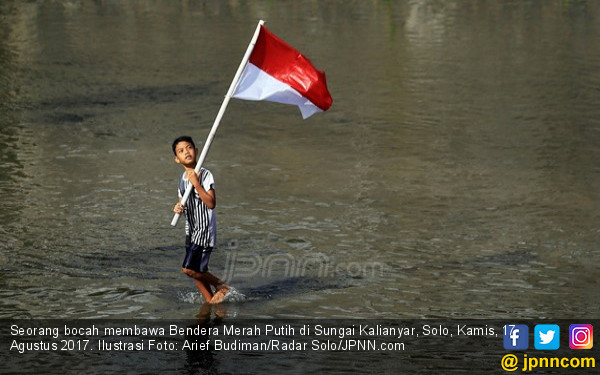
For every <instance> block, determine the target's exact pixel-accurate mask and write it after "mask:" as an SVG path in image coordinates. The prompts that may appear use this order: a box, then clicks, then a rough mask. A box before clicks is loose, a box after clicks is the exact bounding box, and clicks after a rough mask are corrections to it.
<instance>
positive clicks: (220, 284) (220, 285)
mask: <svg viewBox="0 0 600 375" xmlns="http://www.w3.org/2000/svg"><path fill="white" fill-rule="evenodd" d="M202 275H203V276H204V277H205V280H206V281H208V282H209V283H210V285H213V286H214V287H215V290H220V289H227V290H229V286H228V285H227V284H225V282H224V281H223V280H221V279H219V278H218V277H216V276H215V275H213V274H212V273H210V272H204V273H203V274H202Z"/></svg>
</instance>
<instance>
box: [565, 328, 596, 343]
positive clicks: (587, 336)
mask: <svg viewBox="0 0 600 375" xmlns="http://www.w3.org/2000/svg"><path fill="white" fill-rule="evenodd" d="M592 346H594V328H593V327H592V325H591V324H571V325H570V326H569V347H571V349H591V348H592Z"/></svg>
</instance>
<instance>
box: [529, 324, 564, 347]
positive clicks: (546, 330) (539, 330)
mask: <svg viewBox="0 0 600 375" xmlns="http://www.w3.org/2000/svg"><path fill="white" fill-rule="evenodd" d="M533 335H534V346H535V348H536V349H537V350H556V349H558V347H559V346H560V328H559V327H558V326H557V325H556V324H538V325H536V326H535V329H534V331H533Z"/></svg>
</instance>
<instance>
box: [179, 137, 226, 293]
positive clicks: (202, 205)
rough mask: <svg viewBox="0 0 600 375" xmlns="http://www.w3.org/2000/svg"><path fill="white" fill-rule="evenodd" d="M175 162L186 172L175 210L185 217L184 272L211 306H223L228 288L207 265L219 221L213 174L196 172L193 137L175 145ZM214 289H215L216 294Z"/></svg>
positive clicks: (195, 153)
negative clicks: (189, 190)
mask: <svg viewBox="0 0 600 375" xmlns="http://www.w3.org/2000/svg"><path fill="white" fill-rule="evenodd" d="M173 153H174V154H175V162H176V163H177V164H181V165H182V166H183V168H184V169H185V172H184V173H183V175H182V176H181V178H180V180H179V189H178V193H179V202H178V203H177V204H176V205H175V207H173V212H175V213H177V214H181V213H185V217H186V221H185V235H186V236H185V259H184V260H183V265H182V266H181V267H182V271H183V273H185V274H186V275H188V276H189V277H191V278H193V279H194V283H195V284H196V287H197V288H198V290H200V293H202V296H203V297H204V299H205V300H206V302H208V303H220V302H222V301H223V300H224V299H225V296H226V295H227V292H228V291H229V287H228V286H227V285H226V284H225V283H224V282H223V281H222V280H220V279H219V278H217V277H216V276H214V275H213V274H211V273H210V272H208V261H209V260H210V254H211V252H212V249H213V247H214V246H215V240H216V236H217V220H216V216H215V214H214V211H213V209H214V208H215V206H216V203H217V200H216V195H215V189H214V186H213V185H214V183H215V180H214V179H213V175H212V173H210V171H209V170H208V169H205V168H202V169H201V170H200V174H199V175H197V174H196V171H195V170H194V169H195V168H196V156H197V155H198V149H197V148H196V145H195V144H194V141H193V139H192V138H191V137H188V136H183V137H179V138H177V139H175V140H174V141H173ZM189 184H192V185H193V186H194V191H193V193H192V194H190V197H189V198H188V200H187V203H186V205H185V207H184V206H183V205H182V204H181V198H182V196H183V194H184V193H185V190H186V188H187V186H188V185H189ZM211 286H213V287H214V288H215V291H214V293H213V291H212V289H211Z"/></svg>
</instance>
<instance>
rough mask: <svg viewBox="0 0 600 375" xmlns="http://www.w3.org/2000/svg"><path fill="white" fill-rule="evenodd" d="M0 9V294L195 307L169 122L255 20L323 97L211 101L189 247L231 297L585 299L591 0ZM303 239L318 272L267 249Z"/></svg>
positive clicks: (14, 304)
mask: <svg viewBox="0 0 600 375" xmlns="http://www.w3.org/2000/svg"><path fill="white" fill-rule="evenodd" d="M0 9H1V13H0V14H1V17H0V33H1V34H0V36H1V38H0V99H1V100H0V102H1V103H0V157H1V158H2V159H1V162H0V189H1V191H2V202H1V203H0V207H1V208H0V235H1V236H2V241H0V269H2V272H0V295H2V299H1V300H0V306H1V311H2V313H1V315H2V316H6V317H15V316H46V315H48V314H51V315H52V316H56V317H69V318H82V317H120V318H128V317H145V318H165V317H168V318H175V317H186V318H188V317H190V316H193V315H194V314H195V310H196V309H197V303H198V301H199V299H196V298H188V297H189V295H190V293H192V291H191V289H189V285H188V284H187V282H186V280H185V279H184V278H182V277H181V276H180V273H179V272H178V265H179V262H180V261H181V257H182V256H183V253H182V251H183V233H182V230H183V229H182V228H180V227H179V228H176V229H172V228H170V226H169V225H168V223H169V221H170V216H171V212H170V208H171V207H172V205H173V202H174V201H175V199H176V196H175V187H176V179H177V177H178V175H179V172H178V169H177V166H176V165H175V164H174V163H173V162H172V154H171V153H170V149H169V142H170V141H171V140H172V139H173V138H175V137H176V136H179V135H181V134H191V135H193V136H194V137H195V138H197V139H202V138H203V137H205V136H206V135H207V133H208V130H209V127H210V125H211V124H212V121H213V120H214V116H215V115H216V111H217V110H218V107H219V105H220V103H221V100H222V98H223V95H224V93H225V91H226V90H227V87H228V85H229V83H230V81H231V78H232V75H233V73H234V72H235V69H236V68H237V64H238V63H239V60H240V59H241V57H242V56H241V55H242V54H243V51H244V50H245V47H246V45H247V43H248V40H249V38H250V37H251V35H250V34H251V32H252V30H253V29H254V26H255V25H256V22H257V20H258V19H260V18H263V19H265V20H266V21H267V26H268V27H269V28H270V29H271V30H272V31H273V32H275V33H276V34H277V35H280V36H281V37H282V38H284V39H285V40H286V41H288V42H289V43H290V44H292V45H293V46H294V47H296V48H298V49H299V50H301V51H303V52H304V53H306V55H307V56H308V57H309V58H310V59H311V60H312V61H313V62H314V63H315V65H317V66H319V67H322V68H323V69H324V70H325V71H326V72H327V79H328V85H329V87H330V89H331V93H332V96H333V97H334V98H335V99H336V103H335V105H334V106H333V107H332V108H331V110H330V111H328V112H327V113H325V114H323V115H320V116H313V118H311V119H310V120H307V121H303V120H302V119H301V117H300V116H298V115H297V113H296V112H295V111H294V110H293V109H291V108H287V107H285V106H278V105H275V104H271V103H249V102H242V101H233V102H232V103H231V104H230V106H229V108H228V111H227V113H226V115H225V118H224V120H223V124H222V126H221V128H220V130H219V134H218V135H217V138H216V139H215V143H214V144H213V147H212V149H211V152H210V154H209V157H208V159H207V160H208V167H209V168H210V169H211V170H212V171H213V173H214V174H215V178H216V182H217V189H218V195H219V205H218V207H217V211H218V215H219V241H220V242H219V246H218V248H217V249H216V250H215V253H214V255H213V262H212V264H211V265H212V266H213V267H214V268H215V272H217V273H219V274H228V275H231V280H232V282H233V284H234V286H235V287H236V288H237V289H238V290H239V291H240V293H242V294H244V295H246V296H248V298H249V301H245V302H244V303H238V302H236V303H229V308H230V309H233V311H234V312H235V314H236V316H242V317H243V316H261V317H273V316H276V317H298V316H304V317H305V316H317V317H387V318H397V317H432V316H436V317H437V316H444V317H447V316H458V317H506V316H511V317H514V316H516V315H517V316H523V317H540V316H550V317H563V316H572V315H573V313H574V312H576V313H577V315H578V316H580V317H585V316H595V314H597V311H598V307H599V305H598V303H597V302H594V299H592V298H591V297H592V295H591V293H592V292H591V291H593V290H596V289H597V288H594V285H596V286H597V284H598V277H597V276H598V271H597V270H596V269H595V268H593V267H592V266H591V265H592V264H594V260H597V258H598V251H597V248H598V246H597V245H598V240H597V238H598V222H599V217H598V212H599V210H598V204H597V202H599V201H600V200H599V198H600V197H599V196H598V189H597V188H596V186H598V184H599V182H600V181H599V175H600V171H599V170H598V167H597V165H598V161H599V160H600V155H599V152H600V151H599V150H600V147H599V144H598V142H599V139H600V138H599V137H598V129H599V128H600V127H599V124H598V118H600V113H599V107H598V105H597V92H598V87H600V77H599V76H598V74H597V71H598V66H599V64H600V51H599V48H600V47H599V46H598V44H597V43H595V41H596V40H597V39H598V28H597V26H596V25H597V24H598V23H597V22H596V19H597V18H598V16H599V15H600V5H598V3H596V2H593V1H565V2H559V3H556V2H544V1H539V2H538V1H533V2H521V1H488V2H483V3H471V2H462V1H446V2H438V1H420V2H386V1H374V2H363V1H351V2H347V1H328V2H320V1H299V2H292V3H281V4H280V3H275V4H272V3H271V2H262V1H261V2H242V3H240V2H237V1H224V2H208V3H207V2H198V1H183V2H178V3H173V2H169V1H136V2H123V3H122V2H116V3H115V2H105V1H96V2H86V1H68V2H67V1H54V2H39V3H38V2H33V3H29V2H17V1H6V2H2V4H1V5H0ZM234 253H236V254H237V253H239V254H243V256H240V257H238V258H237V262H238V263H235V264H234V263H232V262H229V260H231V259H232V258H231V256H232V254H234ZM316 254H323V256H324V257H325V258H326V259H328V260H329V262H330V264H333V265H336V267H337V271H338V272H334V273H327V274H323V273H322V271H320V270H322V267H323V265H322V264H318V263H314V262H313V263H310V264H309V265H308V266H307V267H306V268H305V269H303V271H304V273H302V274H301V275H298V274H290V272H287V271H286V270H285V266H286V265H285V264H281V263H268V259H271V258H273V257H274V256H276V255H277V256H278V255H281V256H283V257H288V258H290V259H295V260H301V259H307V258H310V259H312V258H315V257H314V255H316ZM311 255H312V256H313V257H312V258H311ZM244 262H245V263H244ZM261 262H262V263H261ZM365 264H382V265H383V267H381V270H382V271H381V272H374V273H373V272H361V270H363V269H365V270H366V269H368V268H364V267H362V266H361V265H365ZM278 265H280V266H281V267H280V268H278V267H277V266H278ZM227 267H235V269H237V270H240V269H242V270H246V271H248V270H252V272H254V271H256V273H255V274H254V275H265V277H262V278H260V277H251V276H247V277H246V276H244V275H242V274H241V273H239V272H237V273H236V272H233V271H232V269H231V268H227ZM252 267H254V268H252ZM265 267H269V268H268V271H273V273H266V272H263V271H264V270H265V269H266V268H265ZM361 267H362V268H361ZM225 268H227V269H225ZM24 270H35V272H24ZM378 270H379V268H378ZM278 272H279V273H278ZM286 272H287V274H286ZM250 273H251V272H250ZM296 276H299V277H296ZM182 296H183V297H182ZM267 296H271V297H267ZM254 297H256V298H254Z"/></svg>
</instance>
